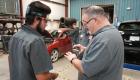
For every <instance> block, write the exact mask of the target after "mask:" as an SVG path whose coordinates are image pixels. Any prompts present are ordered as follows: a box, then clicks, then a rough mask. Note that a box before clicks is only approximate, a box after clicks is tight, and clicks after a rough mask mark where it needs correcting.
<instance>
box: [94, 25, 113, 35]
mask: <svg viewBox="0 0 140 80" xmlns="http://www.w3.org/2000/svg"><path fill="white" fill-rule="evenodd" d="M113 28H114V27H112V26H111V25H106V26H104V27H102V28H101V29H99V30H98V31H96V32H95V33H94V34H91V35H92V36H93V37H94V36H96V35H97V34H99V33H101V32H104V31H106V30H108V29H113Z"/></svg>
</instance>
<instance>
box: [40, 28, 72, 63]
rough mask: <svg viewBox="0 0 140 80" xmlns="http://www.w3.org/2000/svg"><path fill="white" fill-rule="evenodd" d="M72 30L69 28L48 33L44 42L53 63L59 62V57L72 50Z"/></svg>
mask: <svg viewBox="0 0 140 80" xmlns="http://www.w3.org/2000/svg"><path fill="white" fill-rule="evenodd" d="M70 30H71V29H69V28H61V29H58V30H54V31H52V32H51V33H49V32H47V31H46V33H45V37H44V40H45V43H46V45H47V48H48V52H49V54H50V56H51V59H52V62H55V61H57V60H58V58H59V57H61V56H63V55H64V54H65V53H66V52H68V51H70V50H71V49H72V40H71V38H70V36H69V31H70ZM43 35H44V34H43Z"/></svg>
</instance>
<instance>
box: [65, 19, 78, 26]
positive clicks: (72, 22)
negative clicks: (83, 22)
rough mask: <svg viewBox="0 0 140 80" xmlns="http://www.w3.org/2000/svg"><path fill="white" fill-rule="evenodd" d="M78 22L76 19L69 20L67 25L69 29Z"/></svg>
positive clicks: (66, 21) (66, 22)
mask: <svg viewBox="0 0 140 80" xmlns="http://www.w3.org/2000/svg"><path fill="white" fill-rule="evenodd" d="M76 22H77V20H76V19H75V18H67V19H66V20H65V25H66V26H68V27H69V28H72V25H73V24H74V23H76Z"/></svg>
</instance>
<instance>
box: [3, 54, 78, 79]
mask: <svg viewBox="0 0 140 80" xmlns="http://www.w3.org/2000/svg"><path fill="white" fill-rule="evenodd" d="M53 66H54V69H53V70H52V71H51V72H57V73H58V74H59V76H58V78H57V79H56V80H77V74H78V72H77V70H76V69H75V68H74V67H73V66H72V65H71V64H70V63H69V62H68V61H67V60H66V59H65V58H64V57H63V58H61V59H59V60H58V61H57V62H55V63H53ZM0 80H10V79H9V66H8V55H7V54H6V55H5V54H4V55H0Z"/></svg>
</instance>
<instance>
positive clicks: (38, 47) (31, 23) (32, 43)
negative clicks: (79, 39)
mask: <svg viewBox="0 0 140 80" xmlns="http://www.w3.org/2000/svg"><path fill="white" fill-rule="evenodd" d="M50 12H51V9H50V8H49V7H48V6H47V5H45V4H43V3H41V2H39V1H35V2H32V3H31V4H30V5H29V6H28V9H27V12H26V19H25V24H24V25H23V26H22V29H21V30H20V31H19V32H17V33H16V34H14V35H13V37H12V38H11V39H10V42H9V67H10V80H54V79H55V78H56V77H57V76H58V74H56V73H50V72H49V71H50V70H51V69H52V63H51V59H50V56H49V55H48V51H47V48H46V45H45V43H44V40H43V38H42V36H41V34H42V33H43V31H44V30H45V26H46V16H47V15H48V14H50Z"/></svg>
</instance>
